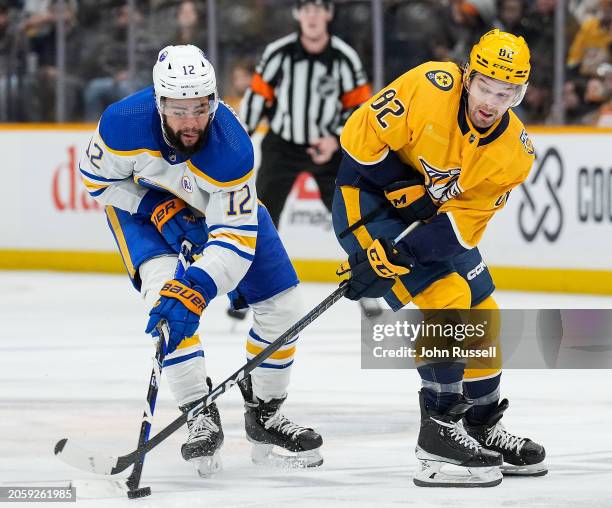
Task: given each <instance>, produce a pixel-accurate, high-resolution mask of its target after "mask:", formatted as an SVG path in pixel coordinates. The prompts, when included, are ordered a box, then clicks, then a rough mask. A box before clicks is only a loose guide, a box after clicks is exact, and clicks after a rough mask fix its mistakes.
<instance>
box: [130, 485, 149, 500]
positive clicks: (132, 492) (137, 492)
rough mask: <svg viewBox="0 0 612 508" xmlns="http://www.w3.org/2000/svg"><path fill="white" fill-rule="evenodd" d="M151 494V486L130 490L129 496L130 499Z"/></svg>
mask: <svg viewBox="0 0 612 508" xmlns="http://www.w3.org/2000/svg"><path fill="white" fill-rule="evenodd" d="M150 495H151V487H142V488H140V489H136V490H128V493H127V496H128V497H129V498H130V499H138V498H139V497H147V496H150Z"/></svg>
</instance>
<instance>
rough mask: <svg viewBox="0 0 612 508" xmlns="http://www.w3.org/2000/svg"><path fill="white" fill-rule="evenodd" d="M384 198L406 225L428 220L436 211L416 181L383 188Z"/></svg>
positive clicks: (435, 207)
mask: <svg viewBox="0 0 612 508" xmlns="http://www.w3.org/2000/svg"><path fill="white" fill-rule="evenodd" d="M385 196H386V198H387V199H388V200H389V201H390V202H391V204H392V205H393V207H394V208H395V209H396V210H397V213H398V214H399V216H400V217H401V218H402V220H403V221H404V222H405V223H406V224H407V225H410V224H412V223H413V222H416V221H418V220H421V221H426V220H429V219H431V218H432V217H433V216H434V215H436V213H437V211H438V207H437V206H436V205H435V204H434V202H433V201H432V199H431V198H430V197H429V194H428V193H427V191H426V190H425V187H424V186H423V184H422V183H421V182H420V181H419V180H417V179H414V180H406V181H401V182H394V183H392V184H391V185H388V186H387V187H385Z"/></svg>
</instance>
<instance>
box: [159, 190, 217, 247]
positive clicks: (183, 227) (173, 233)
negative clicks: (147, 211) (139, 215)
mask: <svg viewBox="0 0 612 508" xmlns="http://www.w3.org/2000/svg"><path fill="white" fill-rule="evenodd" d="M151 222H152V223H153V224H155V227H156V228H157V230H158V231H159V232H160V234H161V235H162V236H163V237H164V240H166V242H167V243H168V245H170V247H172V249H173V250H174V251H175V252H176V253H179V252H180V250H181V244H182V243H183V240H189V241H190V242H191V244H192V245H193V248H192V252H194V253H197V252H200V251H201V250H202V248H203V247H204V244H205V243H206V240H207V239H208V232H207V230H206V222H205V221H204V219H199V218H197V217H196V216H195V215H194V214H193V212H192V211H191V210H190V209H189V208H187V205H186V204H185V202H184V201H183V200H182V199H179V198H169V199H166V200H165V201H163V202H162V203H160V204H159V205H157V207H156V208H155V209H154V210H153V213H152V214H151Z"/></svg>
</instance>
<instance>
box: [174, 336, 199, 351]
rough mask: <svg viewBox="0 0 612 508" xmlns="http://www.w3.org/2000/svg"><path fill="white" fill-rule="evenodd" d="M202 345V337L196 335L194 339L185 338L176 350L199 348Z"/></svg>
mask: <svg viewBox="0 0 612 508" xmlns="http://www.w3.org/2000/svg"><path fill="white" fill-rule="evenodd" d="M199 344H200V336H199V335H198V334H195V335H194V336H193V337H185V338H184V339H183V340H182V341H181V343H180V344H179V345H178V346H177V348H176V349H186V348H188V347H191V346H197V345H199Z"/></svg>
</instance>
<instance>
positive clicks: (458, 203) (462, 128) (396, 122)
mask: <svg viewBox="0 0 612 508" xmlns="http://www.w3.org/2000/svg"><path fill="white" fill-rule="evenodd" d="M465 101H466V98H465V92H464V90H463V84H462V73H461V70H460V69H459V67H458V66H457V65H456V64H453V63H449V62H427V63H425V64H423V65H420V66H418V67H415V68H414V69H412V70H410V71H408V72H407V73H405V74H404V75H402V76H400V77H399V78H398V79H397V80H395V81H394V82H393V83H391V84H390V85H389V86H387V87H386V88H384V89H383V90H381V91H380V92H379V93H377V94H375V95H374V97H373V98H371V99H370V100H369V101H368V102H366V103H365V104H364V105H362V106H361V108H359V109H358V110H357V111H356V112H355V113H353V115H352V116H351V117H350V118H349V120H348V122H347V123H346V126H345V127H344V130H343V132H342V136H341V144H342V148H343V149H344V151H345V152H346V153H347V154H348V155H349V156H350V157H351V158H353V159H354V160H355V161H356V162H357V163H359V164H360V165H362V166H365V167H368V166H371V167H372V171H384V166H382V167H380V168H379V167H378V166H375V165H377V164H378V163H379V162H381V161H383V160H384V159H385V158H386V157H387V155H388V153H389V151H390V150H391V151H393V152H396V154H397V155H398V156H399V158H400V159H401V161H402V162H403V163H405V164H407V165H409V166H411V167H412V168H414V169H416V170H417V171H418V172H420V173H421V174H422V175H423V176H424V178H425V186H426V188H427V191H428V192H429V194H430V196H431V197H432V199H433V200H434V201H435V202H436V203H438V204H440V209H439V213H446V214H448V217H449V219H450V222H451V224H452V226H453V229H454V231H455V234H456V236H457V239H458V241H459V242H460V243H461V245H463V246H464V247H465V248H472V247H474V246H476V245H477V244H478V242H479V241H480V239H481V238H482V235H483V233H484V231H485V228H486V225H487V223H488V221H489V220H490V219H491V217H492V216H493V214H494V213H495V212H496V211H497V210H499V209H501V208H502V207H503V206H504V205H505V203H506V201H507V199H508V196H509V194H510V191H511V190H512V189H513V188H514V187H516V186H517V185H519V184H520V183H521V182H523V181H524V180H525V179H526V178H527V175H528V174H529V171H530V169H531V166H532V164H533V161H534V158H535V155H534V149H533V145H532V143H531V141H530V140H529V137H528V136H527V132H526V131H525V128H524V126H523V124H522V122H521V121H520V120H519V119H518V118H517V116H516V115H515V114H514V112H512V111H511V110H509V111H507V112H506V113H505V114H504V115H503V116H502V117H501V118H500V119H499V120H498V121H497V122H496V123H495V124H494V125H493V126H491V127H490V128H489V129H488V130H487V131H486V132H479V130H477V129H476V128H475V127H474V126H473V125H472V123H471V121H470V119H469V117H468V115H467V110H466V105H465Z"/></svg>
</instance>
